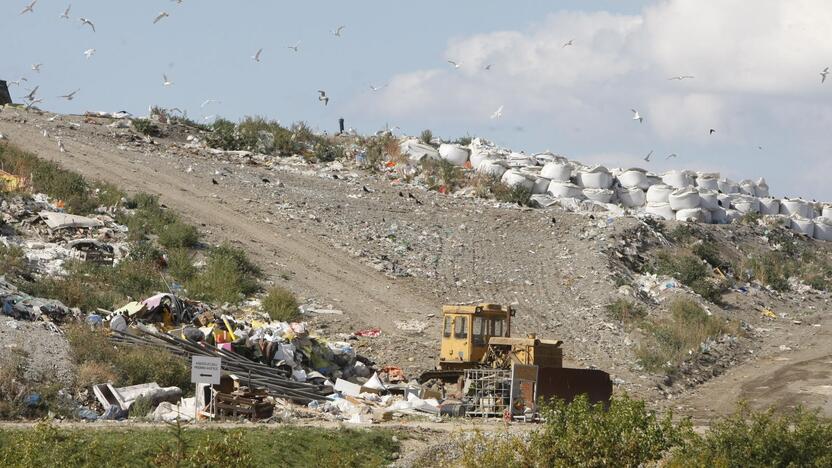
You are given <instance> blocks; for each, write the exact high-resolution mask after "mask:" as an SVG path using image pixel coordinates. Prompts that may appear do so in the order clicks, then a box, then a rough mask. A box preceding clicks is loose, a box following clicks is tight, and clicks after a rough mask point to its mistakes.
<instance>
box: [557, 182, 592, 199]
mask: <svg viewBox="0 0 832 468" xmlns="http://www.w3.org/2000/svg"><path fill="white" fill-rule="evenodd" d="M549 195H551V196H553V197H556V198H583V197H584V194H583V191H582V190H581V188H580V187H578V186H577V185H575V184H573V183H570V182H562V181H559V180H553V181H551V182H550V183H549Z"/></svg>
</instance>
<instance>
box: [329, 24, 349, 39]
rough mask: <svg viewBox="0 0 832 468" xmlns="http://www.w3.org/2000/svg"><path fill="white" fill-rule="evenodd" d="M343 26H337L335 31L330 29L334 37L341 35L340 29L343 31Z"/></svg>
mask: <svg viewBox="0 0 832 468" xmlns="http://www.w3.org/2000/svg"><path fill="white" fill-rule="evenodd" d="M345 28H346V26H338V29H336V30H335V31H330V32H331V33H332V35H333V36H335V37H341V31H343V30H344V29H345Z"/></svg>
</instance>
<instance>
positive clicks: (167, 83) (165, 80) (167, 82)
mask: <svg viewBox="0 0 832 468" xmlns="http://www.w3.org/2000/svg"><path fill="white" fill-rule="evenodd" d="M162 84H163V85H164V86H165V87H166V88H167V87H168V86H170V85H172V84H173V81H171V80H169V79H168V76H167V75H165V74H164V73H163V74H162Z"/></svg>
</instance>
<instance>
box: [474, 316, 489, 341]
mask: <svg viewBox="0 0 832 468" xmlns="http://www.w3.org/2000/svg"><path fill="white" fill-rule="evenodd" d="M473 323H474V344H475V345H484V344H485V343H486V341H487V340H488V336H487V335H488V329H487V326H486V325H487V322H486V320H485V319H483V318H482V317H474V322H473Z"/></svg>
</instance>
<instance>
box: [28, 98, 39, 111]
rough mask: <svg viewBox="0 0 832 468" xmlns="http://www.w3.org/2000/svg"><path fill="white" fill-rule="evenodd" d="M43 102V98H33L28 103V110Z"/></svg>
mask: <svg viewBox="0 0 832 468" xmlns="http://www.w3.org/2000/svg"><path fill="white" fill-rule="evenodd" d="M41 102H43V99H32V100H31V101H29V104H26V110H29V109H31V108H32V107H33V106H34V105H35V104H38V103H41Z"/></svg>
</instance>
